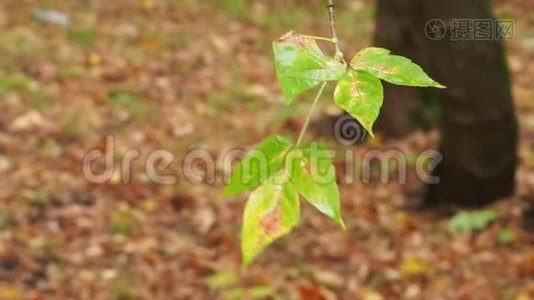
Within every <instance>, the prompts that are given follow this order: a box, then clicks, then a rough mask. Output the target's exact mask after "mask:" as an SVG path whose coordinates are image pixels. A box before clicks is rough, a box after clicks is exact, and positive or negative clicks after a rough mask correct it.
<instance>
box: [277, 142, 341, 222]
mask: <svg viewBox="0 0 534 300" xmlns="http://www.w3.org/2000/svg"><path fill="white" fill-rule="evenodd" d="M286 165H287V168H288V169H289V170H290V178H291V181H292V182H293V183H294V185H295V187H296V189H297V191H298V192H299V193H300V194H301V195H302V196H303V197H304V198H305V199H306V200H307V201H308V202H309V203H310V204H311V205H313V206H314V207H315V208H317V209H318V210H319V211H320V212H322V213H323V214H325V215H326V216H328V217H329V218H331V219H332V220H333V221H334V222H336V223H337V224H338V225H340V226H341V227H343V228H345V225H344V223H343V219H342V217H341V208H340V206H341V205H340V201H339V190H338V186H337V183H336V170H335V167H334V165H333V164H332V156H331V155H330V153H329V151H328V149H326V147H324V146H322V145H320V144H318V143H311V144H309V145H305V146H303V147H301V148H299V149H296V150H293V151H291V152H290V154H288V156H287V160H286Z"/></svg>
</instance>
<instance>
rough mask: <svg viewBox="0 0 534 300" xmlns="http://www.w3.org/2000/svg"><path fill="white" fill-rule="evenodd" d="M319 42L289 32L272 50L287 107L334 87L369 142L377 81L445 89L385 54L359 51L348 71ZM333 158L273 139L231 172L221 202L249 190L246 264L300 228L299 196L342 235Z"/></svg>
mask: <svg viewBox="0 0 534 300" xmlns="http://www.w3.org/2000/svg"><path fill="white" fill-rule="evenodd" d="M316 39H321V40H329V39H327V38H315V37H309V36H305V35H300V34H295V33H293V32H289V33H288V34H286V35H284V36H283V37H282V38H280V39H279V40H278V41H276V42H275V43H274V56H275V63H276V73H277V77H278V80H279V82H280V85H281V87H282V91H283V93H284V95H285V98H286V103H287V104H288V105H290V104H291V103H292V102H293V101H294V100H295V98H296V97H297V96H299V95H301V94H302V93H303V92H305V91H308V90H310V89H312V88H314V87H316V86H318V85H320V84H323V87H322V88H321V89H320V91H319V95H318V96H317V99H319V97H320V95H321V93H322V91H323V90H324V86H325V84H326V83H327V82H330V81H337V86H336V90H335V93H334V102H335V103H336V104H337V105H338V106H339V107H340V108H342V109H343V110H345V111H347V112H348V113H349V114H351V115H352V116H353V117H354V118H356V119H357V120H358V121H359V122H360V124H362V126H363V127H364V128H365V129H366V130H367V131H368V132H369V133H370V134H371V135H373V132H372V128H373V124H374V123H375V121H376V119H377V118H378V115H379V112H380V108H381V106H382V102H383V98H384V93H383V87H382V83H381V81H380V80H381V79H382V80H384V81H387V82H390V83H393V84H397V85H405V86H418V87H439V88H443V86H442V85H440V84H439V83H437V82H436V81H434V80H432V79H431V78H430V77H429V76H428V75H427V74H426V73H425V72H424V71H423V70H422V69H421V67H419V66H418V65H416V64H415V63H413V62H412V61H411V60H409V59H407V58H404V57H401V56H396V55H391V54H390V51H388V50H386V49H382V48H367V49H364V50H362V51H360V52H359V53H358V54H356V56H354V58H353V59H352V61H351V62H350V64H349V65H347V63H346V62H345V61H344V59H343V55H342V54H341V55H340V53H337V54H336V55H335V56H334V57H331V56H328V55H325V54H324V53H323V52H322V51H321V49H320V48H319V46H318V44H317V43H316ZM331 42H335V41H331ZM304 130H305V129H304ZM331 159H332V157H331V156H330V154H329V151H328V150H327V149H326V147H324V146H322V145H320V144H318V143H310V144H307V145H304V146H300V145H299V142H297V145H294V144H293V143H292V142H291V141H289V140H287V139H285V138H282V137H279V136H275V137H270V138H267V139H266V140H265V141H263V142H262V143H261V145H260V146H259V147H258V148H257V149H256V150H254V151H252V152H251V153H250V154H249V155H248V156H247V157H246V158H245V159H244V160H243V161H242V162H241V164H240V165H239V166H238V167H237V168H236V170H235V171H234V173H233V175H232V177H231V179H230V182H229V184H228V185H227V186H226V188H225V190H224V192H223V196H225V197H230V196H235V195H238V194H240V193H243V192H246V191H249V190H253V192H252V193H251V195H250V197H249V199H248V202H247V205H246V207H245V212H244V218H243V227H242V233H241V235H242V236H241V239H242V253H243V260H244V263H245V264H249V263H250V262H252V261H253V260H254V258H256V257H257V255H258V254H259V253H260V252H261V251H262V250H263V249H264V248H265V247H267V246H268V245H269V244H270V243H272V242H273V241H274V240H276V239H278V238H280V237H281V236H283V235H285V234H287V233H288V232H289V231H291V229H292V228H294V227H295V226H296V225H297V224H298V222H299V219H300V201H299V195H302V196H303V198H305V199H306V200H307V201H308V202H309V203H310V204H311V205H313V206H314V207H315V208H317V209H318V210H319V211H320V212H322V213H323V214H325V215H326V216H328V217H330V218H331V219H332V220H333V221H334V222H336V223H337V224H339V225H340V226H341V227H343V228H344V223H343V220H342V218H341V211H340V200H339V190H338V187H337V183H336V178H335V169H334V166H333V164H332V160H331Z"/></svg>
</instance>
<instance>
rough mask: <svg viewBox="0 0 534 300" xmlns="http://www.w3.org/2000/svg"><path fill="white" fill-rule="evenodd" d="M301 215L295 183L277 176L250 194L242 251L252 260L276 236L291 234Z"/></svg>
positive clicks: (245, 259) (244, 219)
mask: <svg viewBox="0 0 534 300" xmlns="http://www.w3.org/2000/svg"><path fill="white" fill-rule="evenodd" d="M299 219H300V203H299V200H298V194H297V192H296V190H295V188H294V187H293V184H292V183H291V182H289V181H287V180H285V182H283V183H277V182H275V178H274V176H273V177H271V178H270V179H269V180H267V181H266V182H265V183H264V184H263V185H261V186H260V187H258V188H257V189H256V190H255V191H254V192H252V194H251V195H250V197H249V199H248V202H247V205H246V206H245V212H244V216H243V227H242V231H241V251H242V255H243V263H244V264H245V265H248V264H250V263H251V262H252V261H253V260H254V259H255V258H256V257H257V256H258V255H259V254H260V253H261V252H262V251H263V249H265V247H267V246H268V245H269V244H271V243H272V242H273V241H275V240H276V239H278V238H280V237H282V236H284V235H285V234H287V233H288V232H289V231H291V229H292V228H293V227H295V226H296V225H297V223H298V222H299Z"/></svg>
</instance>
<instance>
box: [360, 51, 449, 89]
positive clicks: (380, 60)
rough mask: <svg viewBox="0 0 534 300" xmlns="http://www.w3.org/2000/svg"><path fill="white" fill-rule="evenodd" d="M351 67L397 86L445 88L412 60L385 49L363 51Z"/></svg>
mask: <svg viewBox="0 0 534 300" xmlns="http://www.w3.org/2000/svg"><path fill="white" fill-rule="evenodd" d="M350 65H351V67H352V68H353V69H355V70H365V71H367V72H369V73H371V74H373V75H375V76H376V77H378V78H380V79H382V80H384V81H387V82H389V83H392V84H396V85H405V86H418V87H437V88H445V86H443V85H441V84H439V83H438V82H436V81H434V80H433V79H432V78H430V76H428V75H427V74H426V73H425V71H423V69H422V68H421V67H420V66H418V65H417V64H415V63H414V62H412V61H411V60H410V59H408V58H406V57H402V56H398V55H391V54H390V51H389V50H387V49H383V48H376V47H370V48H365V49H363V50H361V51H360V52H358V53H357V54H356V55H355V56H354V58H353V59H352V61H351V62H350Z"/></svg>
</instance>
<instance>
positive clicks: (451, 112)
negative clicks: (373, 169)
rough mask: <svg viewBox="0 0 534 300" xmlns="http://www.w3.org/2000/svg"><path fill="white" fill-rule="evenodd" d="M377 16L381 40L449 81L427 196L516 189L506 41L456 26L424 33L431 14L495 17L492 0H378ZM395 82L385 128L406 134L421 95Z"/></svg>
mask: <svg viewBox="0 0 534 300" xmlns="http://www.w3.org/2000/svg"><path fill="white" fill-rule="evenodd" d="M377 17H378V19H377V33H376V35H375V36H376V43H377V44H378V45H380V46H384V47H387V48H390V49H392V50H394V51H396V52H399V53H401V54H407V55H409V56H411V57H414V58H415V59H414V60H415V61H416V62H418V63H421V64H422V65H423V66H425V67H426V68H427V69H428V70H429V71H430V72H429V73H431V76H432V77H433V78H434V79H436V80H437V81H439V82H440V83H442V84H445V85H446V86H448V88H447V89H446V90H443V91H440V92H439V93H438V97H439V99H440V101H441V103H442V106H443V120H442V141H441V151H442V154H443V155H444V157H445V158H444V161H443V162H442V163H441V164H440V166H439V168H438V169H437V170H436V175H438V176H439V177H440V178H441V183H440V184H438V185H432V186H429V189H428V194H427V198H426V203H427V204H430V203H432V204H435V203H443V202H444V203H458V204H462V205H467V206H476V205H484V204H488V203H490V202H492V201H494V200H497V199H499V198H503V197H506V196H509V195H511V194H513V192H514V187H515V180H514V179H515V168H516V163H517V156H516V150H517V122H516V118H515V112H514V105H513V100H512V95H511V91H510V80H509V72H508V68H507V65H506V59H505V53H504V50H503V45H502V42H501V41H497V40H492V41H453V40H451V30H450V27H449V28H448V29H447V32H446V35H445V37H444V38H443V39H441V40H438V41H434V40H431V39H428V38H426V36H425V24H426V22H427V21H428V20H431V19H440V20H442V21H443V22H445V24H447V25H449V24H451V21H452V20H453V19H493V18H494V16H493V14H492V11H491V4H490V1H489V0H471V1H465V0H449V1H437V0H433V1H429V0H378V15H377ZM393 89H395V90H396V89H397V88H392V87H388V89H387V90H386V101H385V106H384V114H383V115H382V120H381V124H384V125H383V127H382V129H383V130H385V131H386V133H388V132H387V131H388V130H390V129H391V128H393V129H391V130H393V132H392V133H393V134H405V133H407V132H409V131H410V130H411V128H410V126H409V123H408V122H409V121H408V117H407V112H408V111H409V110H410V109H413V107H414V105H416V103H417V97H418V96H419V95H418V94H416V93H415V92H408V91H405V90H404V89H403V88H400V89H399V90H398V91H394V90H393ZM414 99H415V100H414ZM403 101H404V102H403ZM385 124H388V125H387V127H384V126H386V125H385ZM407 124H408V125H407ZM388 128H390V129H388ZM378 129H380V127H379V128H378Z"/></svg>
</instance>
